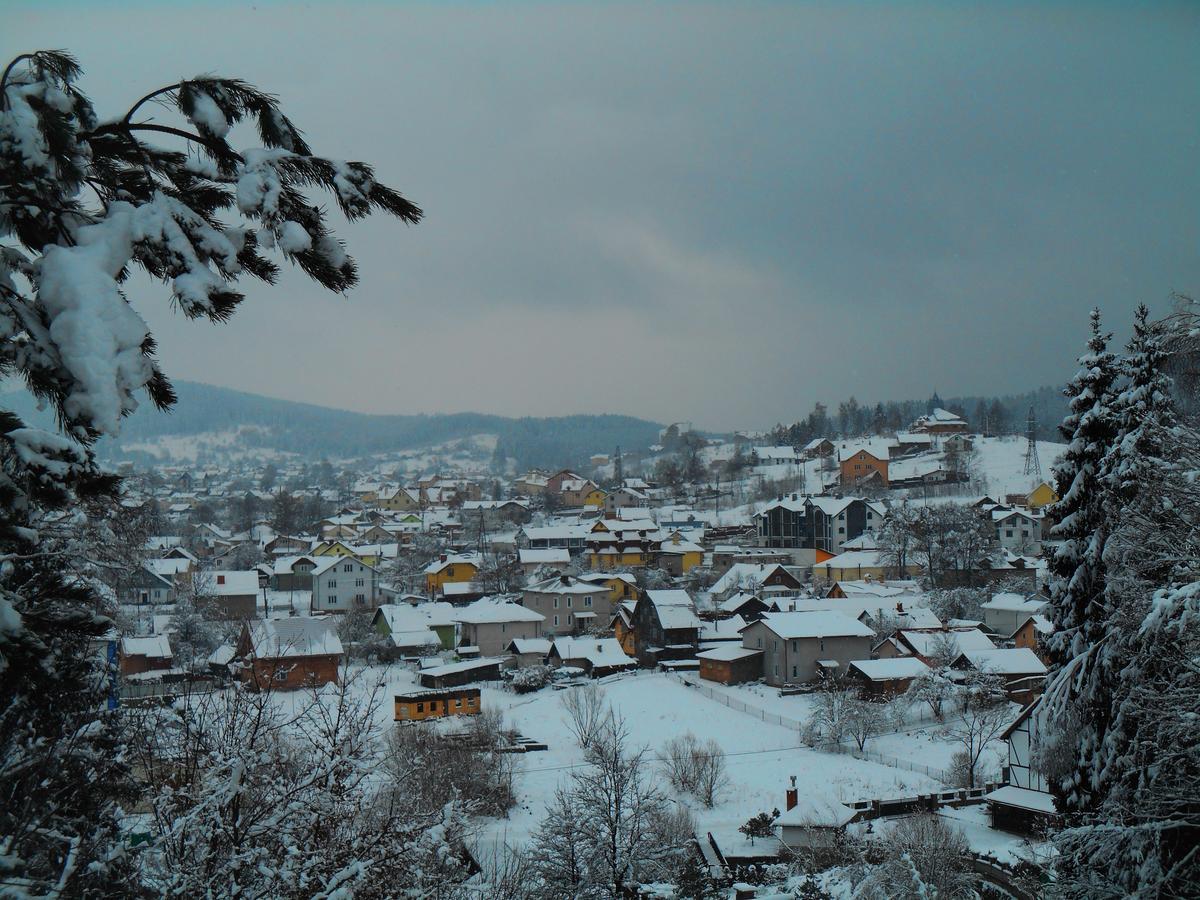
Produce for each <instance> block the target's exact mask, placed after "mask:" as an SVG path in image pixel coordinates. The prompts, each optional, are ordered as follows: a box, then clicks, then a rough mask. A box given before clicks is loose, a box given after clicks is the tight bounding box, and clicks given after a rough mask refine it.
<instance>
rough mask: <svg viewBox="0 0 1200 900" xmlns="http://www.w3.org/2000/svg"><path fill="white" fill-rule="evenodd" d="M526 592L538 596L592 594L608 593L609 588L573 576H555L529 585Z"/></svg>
mask: <svg viewBox="0 0 1200 900" xmlns="http://www.w3.org/2000/svg"><path fill="white" fill-rule="evenodd" d="M525 590H527V591H531V592H533V593H537V594H585V595H586V594H592V595H596V596H598V595H600V594H606V593H608V588H607V587H605V586H604V585H602V584H589V583H587V582H585V581H581V580H580V579H578V578H576V577H575V576H573V575H555V576H553V577H551V578H543V579H542V580H541V581H535V582H534V583H533V584H531V585H528V586H527V587H526V588H525Z"/></svg>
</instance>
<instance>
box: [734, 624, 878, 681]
mask: <svg viewBox="0 0 1200 900" xmlns="http://www.w3.org/2000/svg"><path fill="white" fill-rule="evenodd" d="M874 637H875V632H873V631H872V630H871V629H870V628H868V627H867V626H866V625H864V624H863V623H862V622H859V621H858V620H857V619H854V618H852V617H850V616H848V615H845V614H844V613H840V612H832V611H814V612H780V613H767V614H766V615H764V616H763V617H762V618H761V619H759V620H758V621H757V622H751V623H750V624H749V625H747V626H746V627H745V628H744V629H742V646H743V647H746V648H748V649H753V650H762V651H763V677H764V678H765V679H766V682H767V684H769V685H771V686H772V687H781V686H783V685H784V684H798V683H802V682H807V681H814V680H816V679H817V678H820V677H823V676H832V675H836V674H838V673H840V672H845V671H846V668H847V666H849V664H850V662H851V661H852V660H856V659H867V658H869V657H870V655H871V642H872V640H873V638H874Z"/></svg>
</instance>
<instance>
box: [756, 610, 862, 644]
mask: <svg viewBox="0 0 1200 900" xmlns="http://www.w3.org/2000/svg"><path fill="white" fill-rule="evenodd" d="M762 622H763V624H764V625H766V626H767V628H769V629H770V630H771V631H772V632H774V633H775V634H777V635H779V636H780V637H781V638H783V639H784V640H792V639H793V638H827V637H874V636H875V632H873V631H872V630H871V629H870V628H868V627H867V626H866V625H864V624H863V623H862V622H860V621H858V620H857V619H855V618H854V617H853V616H848V615H846V614H845V613H841V612H834V611H832V610H820V611H815V612H780V613H766V614H765V615H764V616H763V618H762Z"/></svg>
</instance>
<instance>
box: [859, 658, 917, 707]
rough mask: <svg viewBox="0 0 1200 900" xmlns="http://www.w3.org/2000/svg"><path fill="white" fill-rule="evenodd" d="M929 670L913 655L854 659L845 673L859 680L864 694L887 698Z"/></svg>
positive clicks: (901, 690) (897, 694) (905, 689)
mask: <svg viewBox="0 0 1200 900" xmlns="http://www.w3.org/2000/svg"><path fill="white" fill-rule="evenodd" d="M928 671H929V666H927V665H925V663H923V662H921V660H919V659H917V657H915V656H899V657H896V658H894V659H856V660H854V661H853V662H851V663H850V665H849V667H848V668H847V674H848V675H849V676H850V677H851V678H853V679H855V680H856V681H858V682H859V684H860V686H861V689H862V693H863V695H864V696H867V697H871V698H872V699H884V700H886V699H889V698H891V697H896V696H899V695H900V694H903V693H904V692H905V691H907V690H908V686H909V685H910V684H912V682H913V679H914V678H917V677H918V676H920V675H923V674H924V673H926V672H928Z"/></svg>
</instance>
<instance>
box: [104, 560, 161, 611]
mask: <svg viewBox="0 0 1200 900" xmlns="http://www.w3.org/2000/svg"><path fill="white" fill-rule="evenodd" d="M161 561H162V560H150V561H149V562H161ZM117 597H118V600H119V601H120V602H121V603H126V604H130V605H134V604H136V605H139V606H146V605H149V604H155V605H159V604H168V603H174V602H175V582H174V580H173V579H172V578H170V577H169V576H166V575H160V574H158V573H157V572H154V571H151V569H150V568H149V567H148V566H140V567H138V568H137V569H135V570H134V571H133V572H132V573H131V574H130V576H129V578H128V580H127V581H126V582H125V583H124V584H123V585H122V586H121V589H120V591H119V592H118V594H117Z"/></svg>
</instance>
